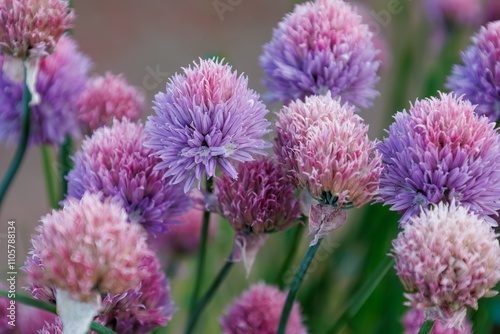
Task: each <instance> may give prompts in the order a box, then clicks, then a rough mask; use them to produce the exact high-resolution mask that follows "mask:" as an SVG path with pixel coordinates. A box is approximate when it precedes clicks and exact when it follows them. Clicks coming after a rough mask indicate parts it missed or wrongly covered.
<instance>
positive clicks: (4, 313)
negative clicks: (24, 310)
mask: <svg viewBox="0 0 500 334" xmlns="http://www.w3.org/2000/svg"><path fill="white" fill-rule="evenodd" d="M0 288H1V289H3V290H8V288H7V289H6V286H5V285H4V284H3V283H2V284H0ZM10 301H11V299H9V298H6V297H3V296H0V332H1V333H5V334H14V333H15V331H16V327H15V326H13V325H12V323H11V324H9V322H10V321H11V318H12V319H13V320H15V319H16V308H17V306H16V305H14V306H11V302H10ZM9 307H10V308H11V309H12V310H9Z"/></svg>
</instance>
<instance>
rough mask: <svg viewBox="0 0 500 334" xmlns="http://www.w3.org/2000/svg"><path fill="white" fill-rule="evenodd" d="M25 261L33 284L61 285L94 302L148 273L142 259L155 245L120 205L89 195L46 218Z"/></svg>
mask: <svg viewBox="0 0 500 334" xmlns="http://www.w3.org/2000/svg"><path fill="white" fill-rule="evenodd" d="M37 232H38V233H39V234H38V235H37V236H35V237H34V238H33V239H32V240H31V242H32V248H31V250H30V253H29V256H28V259H27V261H26V264H25V266H24V271H25V272H26V273H27V276H28V279H29V281H30V283H31V284H35V285H36V284H38V285H41V286H45V287H55V289H57V290H58V289H61V290H63V291H66V292H68V293H70V294H71V295H72V296H74V298H75V299H77V300H81V301H84V302H86V301H88V300H89V299H92V298H93V297H94V296H95V295H96V294H99V293H106V292H110V293H123V292H124V291H126V290H128V289H131V288H133V287H135V286H136V285H137V284H139V282H140V281H141V280H143V279H144V278H145V276H146V275H147V271H146V270H145V269H144V268H143V267H141V266H140V265H139V264H140V263H141V261H142V259H143V258H144V257H146V256H152V255H154V253H153V252H152V251H151V250H149V248H148V246H147V243H146V235H145V234H144V233H143V231H142V230H141V228H140V226H139V225H136V224H129V223H128V222H127V214H126V212H125V210H123V209H122V208H121V206H120V205H118V204H116V203H112V202H111V201H104V202H103V201H102V200H101V198H100V196H99V195H97V194H96V195H93V194H88V193H87V194H85V196H83V197H82V199H81V200H79V201H78V200H76V199H69V200H68V201H67V203H66V205H65V206H64V208H63V209H61V210H54V211H53V212H52V213H51V214H48V215H46V216H45V217H43V218H42V219H41V225H40V226H39V227H38V228H37Z"/></svg>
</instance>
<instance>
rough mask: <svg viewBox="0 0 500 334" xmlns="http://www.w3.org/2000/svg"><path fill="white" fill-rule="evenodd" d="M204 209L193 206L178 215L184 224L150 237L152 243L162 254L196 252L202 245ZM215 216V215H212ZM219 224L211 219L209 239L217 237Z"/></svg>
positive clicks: (172, 254) (174, 254) (189, 253)
mask: <svg viewBox="0 0 500 334" xmlns="http://www.w3.org/2000/svg"><path fill="white" fill-rule="evenodd" d="M203 212H204V211H203V210H201V209H200V208H196V207H195V208H192V209H191V210H189V211H188V212H186V213H185V214H183V215H180V216H178V217H176V219H177V220H179V221H181V222H182V224H177V225H172V227H170V228H169V231H168V233H164V234H163V235H161V236H158V237H156V238H151V239H150V241H149V242H150V245H151V246H152V248H153V249H155V250H157V253H158V254H159V255H160V256H161V255H163V254H166V255H168V256H185V255H192V254H194V253H196V251H197V250H198V247H199V245H200V239H201V227H202V223H203ZM212 217H214V216H212ZM216 230H217V224H216V221H215V220H214V219H211V222H210V225H209V227H208V239H209V240H210V239H213V238H214V237H215V234H216V232H217V231H216Z"/></svg>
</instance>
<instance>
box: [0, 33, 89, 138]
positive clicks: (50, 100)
mask: <svg viewBox="0 0 500 334" xmlns="http://www.w3.org/2000/svg"><path fill="white" fill-rule="evenodd" d="M6 61H7V60H6V57H3V56H0V67H2V66H3V64H4V63H5V62H6ZM89 68H90V60H89V58H87V57H86V56H84V55H83V54H81V53H80V52H79V51H78V48H77V45H76V43H75V42H74V41H73V40H72V39H71V38H70V37H62V38H61V39H60V40H59V42H58V44H57V48H56V50H55V52H54V53H53V54H51V55H50V56H47V57H45V58H42V59H41V60H40V67H39V71H38V76H37V79H36V86H35V87H36V92H37V93H38V94H39V95H40V103H38V104H36V105H32V106H31V121H30V143H31V144H36V145H41V144H53V145H59V144H62V143H63V142H64V140H65V139H66V136H67V135H70V136H73V137H74V136H78V135H79V133H80V130H79V124H78V118H77V116H78V115H77V108H76V101H77V99H78V97H79V96H80V93H81V92H82V91H83V89H84V87H85V83H86V82H87V73H88V70H89ZM22 96H23V84H22V80H21V81H18V80H15V79H14V78H12V77H11V76H9V75H8V73H7V72H5V71H4V72H2V73H1V74H0V101H2V105H1V107H0V141H8V142H17V141H18V138H19V133H20V131H21V130H20V129H21V113H22V110H21V109H22V106H21V101H22Z"/></svg>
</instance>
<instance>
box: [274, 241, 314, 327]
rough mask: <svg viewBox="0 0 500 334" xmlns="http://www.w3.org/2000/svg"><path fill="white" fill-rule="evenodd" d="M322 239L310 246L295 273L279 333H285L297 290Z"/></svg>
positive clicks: (284, 307) (282, 314)
mask: <svg viewBox="0 0 500 334" xmlns="http://www.w3.org/2000/svg"><path fill="white" fill-rule="evenodd" d="M321 241H323V238H321V239H319V240H318V242H317V243H316V245H314V246H310V247H309V249H308V250H307V253H306V256H305V257H304V259H303V260H302V263H301V264H300V266H299V269H298V270H297V272H296V273H295V276H294V278H293V281H292V284H291V286H290V290H289V291H288V295H287V296H286V302H285V305H284V306H283V311H282V312H281V318H280V324H279V327H278V334H284V333H285V329H286V325H287V323H288V318H289V317H290V312H291V311H292V307H293V302H294V301H295V297H296V296H297V292H298V291H299V288H300V285H301V284H302V280H303V279H304V276H305V275H306V273H307V269H309V265H310V264H311V262H312V259H313V258H314V255H315V254H316V252H317V251H318V249H319V246H320V245H321Z"/></svg>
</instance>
